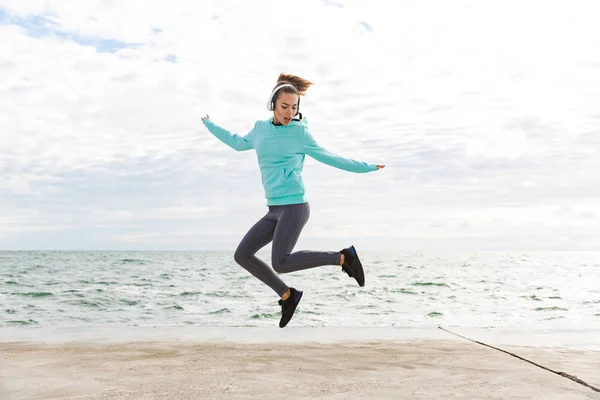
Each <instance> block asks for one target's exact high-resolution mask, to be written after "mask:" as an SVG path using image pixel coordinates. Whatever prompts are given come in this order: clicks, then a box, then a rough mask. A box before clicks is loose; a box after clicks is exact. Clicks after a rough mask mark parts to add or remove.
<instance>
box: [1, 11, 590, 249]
mask: <svg viewBox="0 0 600 400" xmlns="http://www.w3.org/2000/svg"><path fill="white" fill-rule="evenodd" d="M394 7H395V8H394ZM599 48H600V6H599V5H596V2H594V1H570V2H565V1H526V2H524V1H514V0H508V1H503V2H480V1H475V0H473V1H441V0H440V1H419V2H416V1H415V2H408V1H399V2H389V1H388V0H371V1H368V2H366V1H354V0H353V1H346V0H306V1H303V2H298V1H288V0H272V1H271V0H269V1H267V0H253V1H251V2H249V1H231V0H219V1H209V0H207V1H192V0H180V1H177V2H167V1H153V2H142V1H141V0H139V1H134V0H131V1H126V2H125V1H116V0H86V2H85V6H83V3H82V2H81V1H78V0H0V249H4V250H29V249H43V250H60V249H63V250H231V251H232V250H234V249H235V248H236V246H237V244H238V242H239V241H240V240H241V238H242V237H243V235H244V234H245V233H246V231H247V230H248V229H249V228H250V227H251V226H252V224H254V223H255V222H256V221H258V220H259V219H260V218H261V217H262V216H263V215H264V214H265V213H266V212H267V207H266V200H265V198H264V192H263V189H262V186H261V180H260V171H259V169H258V165H257V160H256V154H255V153H254V152H253V151H247V152H236V151H234V150H232V149H230V148H228V147H227V146H225V145H224V144H223V143H221V142H219V141H218V140H217V139H216V138H215V137H213V136H212V135H211V134H210V133H209V132H208V130H206V128H204V126H203V125H202V122H201V116H202V115H204V114H207V113H208V114H209V115H210V116H211V119H212V120H213V121H214V122H215V123H217V124H219V125H220V126H223V127H225V128H227V129H229V130H231V131H232V132H234V133H238V134H240V135H244V134H246V133H247V132H248V131H249V130H250V129H251V128H252V126H253V125H254V122H255V121H256V120H262V119H267V118H269V117H270V115H271V114H270V112H269V111H268V110H266V107H265V103H266V100H267V98H268V96H269V94H270V92H271V90H272V88H273V86H274V85H275V83H276V80H277V76H278V75H279V73H280V72H286V73H292V74H296V75H299V76H301V77H304V78H306V79H309V80H311V81H312V82H314V85H313V86H312V87H311V88H310V89H309V90H308V92H307V96H306V97H304V98H303V99H302V103H301V108H302V110H301V111H302V113H303V115H304V117H306V118H307V120H308V121H309V127H310V129H311V133H312V134H313V136H315V138H316V139H317V140H318V142H319V143H320V144H321V145H323V146H324V147H325V148H327V149H329V150H330V151H332V152H334V153H336V154H338V155H342V156H344V157H348V158H352V159H355V160H359V161H366V162H369V163H373V164H385V165H386V168H385V169H383V170H380V171H377V172H373V173H368V174H354V173H350V172H346V171H342V170H339V169H335V168H333V167H329V166H326V165H324V164H320V163H318V162H317V161H315V160H314V159H311V158H310V157H307V159H306V162H305V168H304V174H303V177H304V182H305V186H306V189H307V198H308V201H309V202H310V205H311V217H310V220H309V222H308V224H307V225H306V227H305V228H304V231H303V233H302V236H301V238H300V240H299V242H298V244H297V247H296V249H309V248H310V249H315V250H321V249H322V250H339V249H341V248H343V247H346V246H348V245H350V244H354V245H356V246H357V248H359V249H364V250H370V251H371V250H372V251H384V250H389V251H434V250H442V251H446V250H460V251H463V250H464V251H487V250H507V251H509V250H515V251H533V250H536V251H537V250H598V249H600V172H599V171H600V157H599V156H598V155H599V154H600V52H599V51H598V49H599Z"/></svg>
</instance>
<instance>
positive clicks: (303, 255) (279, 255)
mask: <svg viewBox="0 0 600 400" xmlns="http://www.w3.org/2000/svg"><path fill="white" fill-rule="evenodd" d="M309 217H310V206H309V204H308V203H303V204H291V205H287V206H284V208H283V210H282V211H281V215H280V217H279V221H277V226H276V227H275V233H274V235H273V245H272V249H271V262H272V265H273V269H274V270H275V271H276V272H278V273H287V272H293V271H300V270H303V269H309V268H315V267H321V266H323V265H338V266H339V265H340V260H341V255H342V254H341V252H339V251H306V250H303V251H297V252H295V253H292V250H293V249H294V246H295V245H296V242H298V238H299V237H300V233H301V232H302V228H304V225H306V222H307V221H308V218H309Z"/></svg>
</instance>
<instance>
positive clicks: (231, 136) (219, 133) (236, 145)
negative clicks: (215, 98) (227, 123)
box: [202, 115, 254, 151]
mask: <svg viewBox="0 0 600 400" xmlns="http://www.w3.org/2000/svg"><path fill="white" fill-rule="evenodd" d="M202 122H203V123H204V126H206V128H208V130H209V131H210V133H212V134H213V135H215V136H216V137H217V139H219V140H220V141H221V142H223V143H225V144H226V145H227V146H229V147H231V148H232V149H234V150H237V151H244V150H250V149H253V148H254V147H253V146H252V143H251V142H250V140H249V136H250V134H251V133H252V131H251V132H250V133H249V134H247V135H246V136H244V137H241V136H240V135H237V134H235V133H231V132H229V131H228V130H227V129H223V128H221V127H220V126H218V125H217V124H215V123H214V122H212V121H211V120H210V119H209V117H208V115H206V116H204V117H202Z"/></svg>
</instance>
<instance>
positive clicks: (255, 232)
mask: <svg viewBox="0 0 600 400" xmlns="http://www.w3.org/2000/svg"><path fill="white" fill-rule="evenodd" d="M310 85H312V82H309V81H307V80H305V79H303V78H300V77H298V76H295V75H289V74H283V73H282V74H280V75H279V78H278V79H277V85H275V87H274V89H273V91H272V92H271V95H270V96H269V100H268V101H267V109H268V110H269V111H273V116H272V117H271V118H269V119H268V120H264V121H257V122H256V123H255V124H254V128H253V129H252V130H251V131H250V132H249V133H248V134H247V135H246V136H243V137H241V136H239V135H237V134H233V133H231V132H229V131H228V130H226V129H223V128H221V127H219V126H218V125H216V124H215V123H214V122H212V121H211V120H210V118H209V116H208V115H205V116H204V117H202V121H203V123H204V125H205V126H206V128H208V130H209V131H210V132H211V133H212V134H213V135H214V136H216V137H217V138H218V139H219V140H221V141H222V142H223V143H225V144H226V145H228V146H230V147H231V148H233V149H234V150H237V151H244V150H250V149H254V150H255V151H256V154H257V157H258V165H259V167H260V171H261V175H262V185H263V188H264V191H265V197H266V199H267V206H268V208H269V211H268V212H267V214H266V215H265V216H264V217H262V218H261V219H260V220H259V221H258V222H257V223H256V224H254V226H252V228H250V230H249V231H248V233H246V235H245V236H244V238H243V239H242V241H241V242H240V244H239V245H238V247H237V249H236V251H235V255H234V259H235V261H236V262H237V263H238V264H240V265H241V266H242V267H243V268H245V269H246V270H248V272H250V273H251V274H252V275H254V276H255V277H256V278H258V279H260V280H261V281H262V282H264V283H265V284H266V285H268V286H269V287H270V288H271V289H273V290H274V291H275V293H277V295H279V296H280V300H279V305H280V306H281V320H280V321H279V327H281V328H283V327H284V326H286V325H287V323H288V322H289V321H290V319H291V318H292V315H294V311H295V310H296V307H297V306H298V303H299V302H300V299H301V298H302V291H301V290H297V289H295V288H293V287H289V286H287V285H286V284H285V283H284V282H283V281H282V280H281V279H280V278H279V277H278V276H277V274H276V273H275V272H277V273H288V272H293V271H300V270H303V269H308V268H315V267H321V266H324V265H337V266H341V267H342V271H343V272H346V273H347V274H348V276H349V277H351V278H354V279H356V281H357V282H358V284H359V285H360V286H364V285H365V274H364V271H363V267H362V264H361V262H360V260H359V258H358V254H357V253H356V249H355V248H354V246H350V247H348V248H345V249H342V250H341V251H297V252H295V253H292V250H293V248H294V246H295V245H296V242H297V241H298V237H299V236H300V232H302V228H304V225H305V224H306V222H307V221H308V218H309V215H310V207H309V204H308V202H307V200H306V196H305V191H304V183H303V182H302V168H303V166H304V158H305V155H309V156H311V157H312V158H314V159H315V160H317V161H319V162H322V163H324V164H327V165H330V166H332V167H336V168H339V169H342V170H345V171H349V172H355V173H365V172H371V171H377V170H379V169H381V168H383V167H385V165H375V164H368V163H365V162H359V161H355V160H352V159H349V158H343V157H340V156H338V155H335V154H332V153H330V152H329V151H327V150H326V149H324V148H322V147H321V146H319V144H317V142H316V141H315V139H314V138H313V136H312V135H311V134H310V132H309V130H308V126H307V124H306V121H305V120H303V119H302V114H301V113H300V112H299V106H300V96H303V95H304V94H305V93H306V90H307V89H308V88H309V87H310ZM296 117H297V118H296ZM271 241H272V242H273V245H272V251H271V264H272V266H273V269H271V268H270V267H269V266H268V265H267V264H266V263H265V262H263V261H262V260H260V259H258V258H257V257H256V256H255V254H256V252H257V251H258V250H260V249H261V248H263V247H264V246H266V245H267V244H268V243H270V242H271Z"/></svg>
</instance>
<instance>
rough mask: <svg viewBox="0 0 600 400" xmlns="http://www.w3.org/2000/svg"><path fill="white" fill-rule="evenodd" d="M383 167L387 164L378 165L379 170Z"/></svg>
mask: <svg viewBox="0 0 600 400" xmlns="http://www.w3.org/2000/svg"><path fill="white" fill-rule="evenodd" d="M381 168H385V165H377V170H378V171H379V170H380V169H381Z"/></svg>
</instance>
